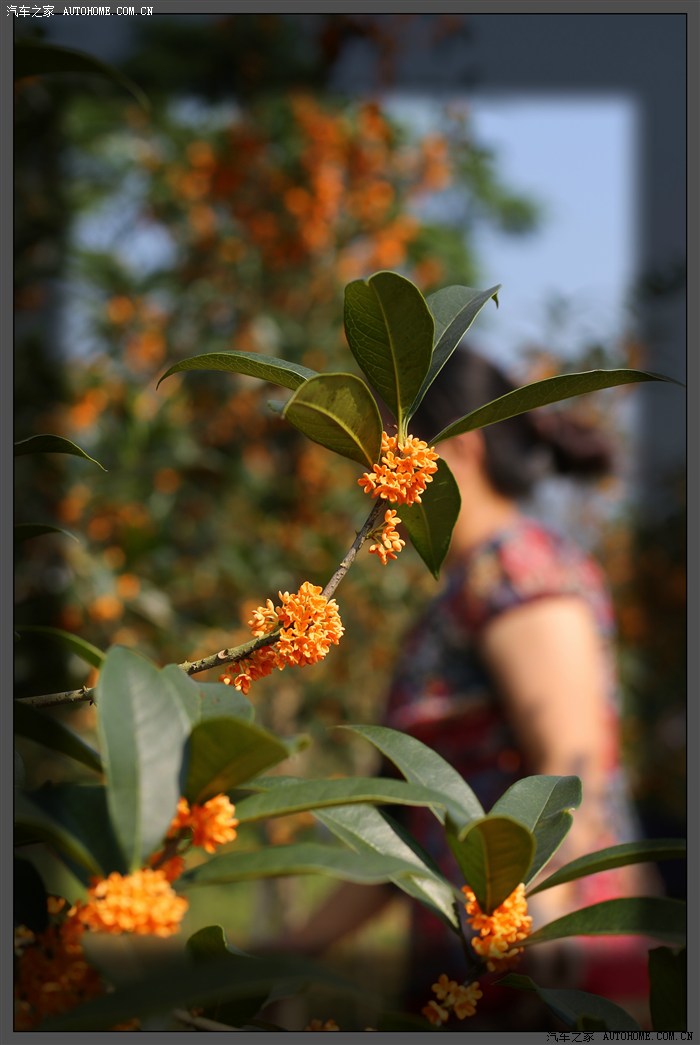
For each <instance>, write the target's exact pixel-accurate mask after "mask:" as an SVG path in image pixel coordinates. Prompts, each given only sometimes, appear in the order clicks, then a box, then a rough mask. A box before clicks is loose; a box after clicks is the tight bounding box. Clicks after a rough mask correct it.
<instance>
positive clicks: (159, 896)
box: [75, 867, 188, 936]
mask: <svg viewBox="0 0 700 1045" xmlns="http://www.w3.org/2000/svg"><path fill="white" fill-rule="evenodd" d="M187 907H188V903H187V900H186V899H185V898H184V896H178V895H177V893H176V892H175V890H174V889H173V887H172V886H171V884H170V882H169V881H168V879H167V877H166V875H165V873H164V872H163V871H162V870H157V869H154V868H151V867H146V868H144V869H143V870H140V871H134V872H133V874H127V875H121V874H119V873H118V872H117V871H112V873H111V874H109V875H107V877H106V878H102V879H96V880H94V881H93V884H92V885H91V886H90V888H89V889H88V900H87V903H82V902H78V903H77V904H76V907H75V917H76V918H77V919H78V921H79V922H80V924H81V925H82V926H83V927H84V928H86V929H91V930H92V931H93V932H104V933H135V934H137V935H139V936H146V935H149V936H172V935H173V933H176V932H177V931H178V929H179V928H180V922H181V921H182V919H183V917H184V915H185V912H186V910H187Z"/></svg>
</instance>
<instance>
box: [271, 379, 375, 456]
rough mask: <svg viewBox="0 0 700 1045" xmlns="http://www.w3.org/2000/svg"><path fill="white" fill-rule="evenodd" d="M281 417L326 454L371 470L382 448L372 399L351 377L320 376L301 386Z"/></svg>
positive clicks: (356, 380) (362, 383) (364, 386)
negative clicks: (324, 449)
mask: <svg viewBox="0 0 700 1045" xmlns="http://www.w3.org/2000/svg"><path fill="white" fill-rule="evenodd" d="M283 416H284V417H285V418H286V419H287V421H289V422H290V424H293V425H294V427H295V428H298V429H299V431H300V432H303V433H304V435H305V436H307V437H308V438H309V439H311V440H313V442H314V443H320V444H321V446H325V447H326V449H328V450H333V451H334V453H337V454H340V455H341V456H342V457H349V458H350V460H351V461H359V462H360V464H363V465H365V466H366V467H367V468H371V467H372V465H373V464H374V462H375V461H376V460H377V458H378V457H379V454H380V451H381V446H382V419H381V417H380V416H379V408H378V407H377V404H376V402H375V399H374V396H373V395H372V393H371V392H370V390H369V389H368V387H367V385H366V384H365V383H364V381H362V380H361V379H360V378H359V377H355V376H354V374H319V375H318V376H317V377H312V378H309V380H308V381H305V382H304V384H303V385H301V386H300V387H299V388H298V389H297V390H296V392H295V393H294V395H293V396H292V397H291V399H290V400H289V402H288V403H287V405H286V406H285V408H284V411H283Z"/></svg>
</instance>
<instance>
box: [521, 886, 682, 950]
mask: <svg viewBox="0 0 700 1045" xmlns="http://www.w3.org/2000/svg"><path fill="white" fill-rule="evenodd" d="M685 925H686V906H685V904H684V903H683V901H682V900H669V899H667V898H666V897H656V896H631V897H624V898H623V899H621V900H603V901H602V903H596V904H592V905H591V906H590V907H583V908H581V910H580V911H574V912H573V913H572V914H565V915H564V916H563V917H562V918H557V919H556V920H555V921H553V922H550V923H549V924H548V925H544V926H542V928H541V929H538V930H537V932H535V933H533V934H532V936H529V937H528V938H527V939H526V940H523V946H525V947H530V946H534V945H535V944H538V943H548V942H549V941H550V940H561V939H563V938H564V937H565V936H620V935H626V934H628V933H629V934H631V935H639V936H653V937H654V938H655V939H657V940H662V941H664V942H665V943H670V944H676V945H678V946H680V945H682V944H684V943H685Z"/></svg>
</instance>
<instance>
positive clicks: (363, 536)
mask: <svg viewBox="0 0 700 1045" xmlns="http://www.w3.org/2000/svg"><path fill="white" fill-rule="evenodd" d="M383 508H384V504H383V502H382V501H377V503H376V504H375V505H374V506H373V507H372V510H371V512H370V513H369V515H368V516H367V519H366V520H365V522H364V524H363V526H362V528H361V529H360V530H359V531H358V533H357V536H356V537H355V540H354V541H353V542H352V544H351V545H350V547H349V548H348V550H347V552H346V553H345V555H344V557H343V559H342V560H341V562H340V565H339V566H338V568H337V570H336V571H335V573H334V574H333V576H332V577H331V579H330V580H329V581H328V584H327V585H326V587H325V588H324V589H323V594H324V596H325V597H326V598H327V599H330V598H331V596H332V595H333V593H334V592H335V590H336V589H337V587H338V585H339V584H340V582H341V581H342V579H343V577H344V576H345V574H346V573H347V572H348V570H349V569H350V567H351V566H352V564H353V562H354V561H355V558H356V556H357V553H358V551H359V550H360V548H361V547H362V545H363V544H364V542H365V541H366V540H367V538H368V537H369V536H370V534H371V533H372V531H373V530H374V528H375V527H376V525H377V523H378V521H379V518H380V516H381V514H382V509H383ZM279 633H280V627H277V628H275V630H274V631H271V632H269V634H267V635H262V636H260V637H259V638H255V639H250V640H249V641H248V642H244V643H242V644H241V645H240V646H231V647H230V648H229V649H222V650H219V652H218V653H210V654H209V656H207V657H200V658H199V660H185V661H183V662H182V663H181V664H179V665H178V667H180V668H182V670H183V671H184V672H185V674H186V675H197V674H199V672H200V671H209V670H210V668H220V667H221V666H222V665H224V664H234V663H236V662H238V661H240V660H244V659H245V658H246V657H249V656H250V655H251V653H255V651H256V650H259V649H263V647H265V646H272V645H274V643H275V642H277V640H278V638H279ZM94 694H95V688H94V686H93V687H90V686H81V687H80V689H73V690H66V691H64V692H63V693H44V694H41V695H40V696H36V697H20V698H19V700H20V701H21V702H22V703H23V704H28V705H29V706H30V707H35V708H50V707H56V706H57V705H59V704H78V703H81V702H84V701H89V702H90V703H92V702H93V700H94Z"/></svg>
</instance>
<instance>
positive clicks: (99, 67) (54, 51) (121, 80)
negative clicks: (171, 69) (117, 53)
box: [14, 40, 150, 109]
mask: <svg viewBox="0 0 700 1045" xmlns="http://www.w3.org/2000/svg"><path fill="white" fill-rule="evenodd" d="M53 73H88V74H91V75H97V76H104V77H106V78H107V79H109V80H111V81H112V82H113V83H114V84H116V85H117V86H118V87H121V88H123V89H124V90H125V91H128V92H129V94H131V95H132V96H133V97H134V98H135V99H136V101H137V102H138V103H139V105H141V106H142V107H143V108H144V109H150V103H149V101H148V98H147V97H146V95H145V94H144V92H143V91H142V90H141V88H140V87H139V86H137V84H135V83H134V82H133V80H131V79H130V78H129V77H128V76H125V75H124V74H123V73H122V72H120V70H119V69H115V67H114V66H113V65H108V64H107V63H106V62H101V61H100V60H99V59H98V58H94V57H93V56H92V55H91V54H85V53H84V52H83V51H74V50H72V49H70V48H68V47H56V46H55V45H54V44H47V43H43V42H42V41H40V40H18V41H17V42H16V43H15V48H14V77H15V80H22V79H24V78H25V77H27V76H45V75H47V74H53Z"/></svg>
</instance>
